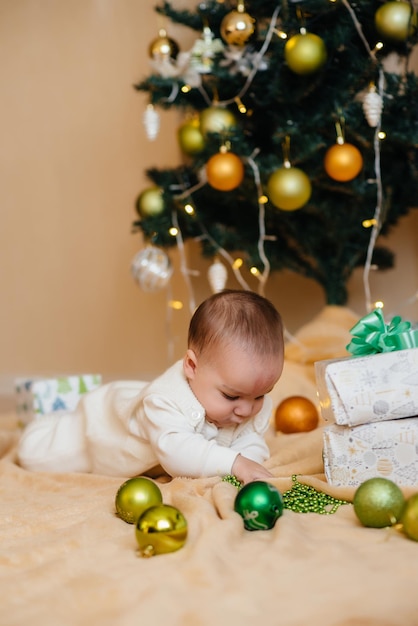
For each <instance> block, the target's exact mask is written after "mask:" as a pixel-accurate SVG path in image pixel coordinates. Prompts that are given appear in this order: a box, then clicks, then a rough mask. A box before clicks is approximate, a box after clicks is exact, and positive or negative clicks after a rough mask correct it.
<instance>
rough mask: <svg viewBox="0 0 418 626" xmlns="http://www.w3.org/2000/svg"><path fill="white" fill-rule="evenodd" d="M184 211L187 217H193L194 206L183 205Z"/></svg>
mask: <svg viewBox="0 0 418 626" xmlns="http://www.w3.org/2000/svg"><path fill="white" fill-rule="evenodd" d="M184 210H185V212H186V213H187V214H188V215H194V214H195V210H194V206H193V205H191V204H185V205H184Z"/></svg>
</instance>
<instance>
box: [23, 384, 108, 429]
mask: <svg viewBox="0 0 418 626" xmlns="http://www.w3.org/2000/svg"><path fill="white" fill-rule="evenodd" d="M101 382H102V378H101V376H100V374H81V375H77V376H62V377H60V378H47V379H41V378H38V379H24V378H18V379H16V380H15V391H16V410H17V414H18V419H19V422H20V424H22V425H25V424H28V423H29V422H30V421H31V420H33V419H34V418H36V417H39V416H40V415H44V414H45V413H55V412H57V411H73V410H74V409H75V408H76V406H77V404H78V401H79V400H80V397H81V396H82V395H83V394H84V393H86V392H87V391H91V390H92V389H95V388H96V387H98V386H100V385H101Z"/></svg>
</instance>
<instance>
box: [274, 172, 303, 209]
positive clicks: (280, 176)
mask: <svg viewBox="0 0 418 626" xmlns="http://www.w3.org/2000/svg"><path fill="white" fill-rule="evenodd" d="M311 193H312V186H311V181H310V180H309V178H308V176H307V175H306V174H305V172H303V171H302V170H300V169H299V168H298V167H280V168H279V169H277V170H275V171H274V172H273V173H272V174H271V175H270V177H269V179H268V181H267V195H268V197H269V199H270V201H271V202H272V203H273V204H274V206H275V207H277V208H278V209H281V210H282V211H296V210H297V209H301V208H302V207H303V206H304V205H305V204H306V203H307V202H308V200H309V198H310V197H311Z"/></svg>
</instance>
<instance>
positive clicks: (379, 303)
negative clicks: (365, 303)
mask: <svg viewBox="0 0 418 626" xmlns="http://www.w3.org/2000/svg"><path fill="white" fill-rule="evenodd" d="M373 306H374V308H375V309H383V307H384V306H385V305H384V303H383V302H382V301H381V300H376V302H375V303H374V305H373Z"/></svg>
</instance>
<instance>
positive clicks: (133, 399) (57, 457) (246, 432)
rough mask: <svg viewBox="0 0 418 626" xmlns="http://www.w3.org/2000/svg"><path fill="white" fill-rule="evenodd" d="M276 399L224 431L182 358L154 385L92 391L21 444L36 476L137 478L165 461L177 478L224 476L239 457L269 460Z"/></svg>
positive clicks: (38, 422) (47, 418)
mask: <svg viewBox="0 0 418 626" xmlns="http://www.w3.org/2000/svg"><path fill="white" fill-rule="evenodd" d="M271 410H272V401H271V399H270V398H269V397H268V396H266V397H265V398H264V402H263V406H262V409H261V410H260V411H259V413H258V414H257V415H255V416H254V417H253V418H251V419H249V420H246V421H245V422H243V423H242V424H239V425H233V426H228V427H226V428H217V427H216V426H215V425H214V424H210V423H209V422H207V421H206V419H205V410H204V408H203V407H202V405H201V404H200V402H199V401H198V400H197V398H196V397H195V395H194V394H193V392H192V390H191V389H190V386H189V384H188V382H187V380H186V378H185V375H184V372H183V362H182V361H178V362H177V363H175V364H174V365H173V366H172V367H170V368H169V369H168V370H167V371H166V372H165V373H164V374H162V375H161V376H160V377H158V378H156V379H155V380H154V381H153V382H151V383H145V382H138V381H128V382H123V381H118V382H113V383H109V384H107V385H103V386H101V387H99V388H97V389H94V390H93V391H90V392H88V393H86V394H84V395H83V396H82V397H81V399H80V402H79V404H78V407H77V409H76V410H75V411H74V412H71V413H63V414H54V413H51V414H49V415H43V416H40V417H37V418H35V419H34V421H33V422H31V423H30V424H28V426H27V427H26V428H25V430H24V432H23V434H22V437H21V439H20V442H19V447H18V460H19V463H20V464H21V465H22V467H24V468H26V469H29V470H32V471H52V472H92V473H95V474H106V475H110V476H137V475H139V474H143V473H145V472H147V471H149V470H150V469H152V468H153V467H155V466H156V465H158V464H160V465H161V466H162V467H163V468H164V470H165V471H166V472H167V473H168V474H169V475H170V476H188V477H191V478H196V477H199V476H224V475H227V474H230V473H231V472H232V466H233V463H234V461H235V458H236V457H237V455H238V454H239V453H241V454H242V455H243V456H245V457H247V458H249V459H252V460H253V461H257V462H258V463H262V462H263V461H265V460H266V459H267V458H268V457H269V450H268V447H267V444H266V443H265V441H264V434H265V432H266V431H267V429H268V427H269V423H270V417H271Z"/></svg>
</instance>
